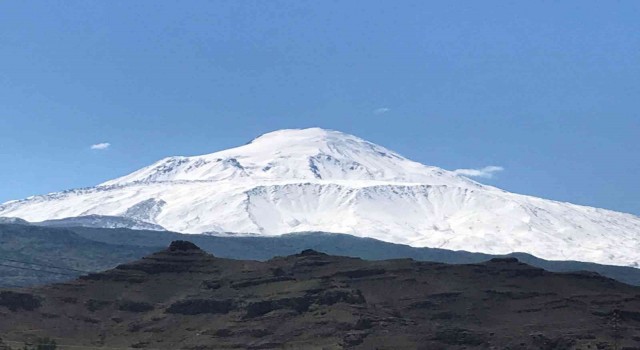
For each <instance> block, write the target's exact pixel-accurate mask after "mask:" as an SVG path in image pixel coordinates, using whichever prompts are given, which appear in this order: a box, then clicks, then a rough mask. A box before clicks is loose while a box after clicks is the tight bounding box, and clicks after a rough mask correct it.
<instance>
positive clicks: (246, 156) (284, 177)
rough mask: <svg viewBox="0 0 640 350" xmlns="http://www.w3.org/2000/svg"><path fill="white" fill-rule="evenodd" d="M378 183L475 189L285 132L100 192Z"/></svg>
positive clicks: (450, 176)
mask: <svg viewBox="0 0 640 350" xmlns="http://www.w3.org/2000/svg"><path fill="white" fill-rule="evenodd" d="M220 180H236V181H279V182H282V181H285V182H287V181H301V180H302V181H308V182H317V181H345V180H348V181H366V182H371V181H381V182H394V183H414V184H430V185H453V186H458V187H472V188H474V187H479V186H480V185H479V184H477V183H476V182H474V181H471V180H469V179H467V178H463V177H460V176H458V175H456V174H454V173H452V172H449V171H446V170H443V169H440V168H437V167H431V166H426V165H423V164H420V163H417V162H414V161H411V160H408V159H406V158H404V157H402V156H400V155H399V154H397V153H395V152H393V151H390V150H388V149H386V148H384V147H382V146H378V145H376V144H373V143H371V142H368V141H365V140H363V139H361V138H358V137H356V136H353V135H349V134H345V133H342V132H339V131H333V130H326V129H321V128H309V129H286V130H278V131H274V132H270V133H267V134H264V135H262V136H260V137H258V138H256V139H254V140H253V141H251V142H250V143H248V144H246V145H243V146H240V147H236V148H231V149H228V150H224V151H220V152H216V153H211V154H205V155H200V156H193V157H169V158H165V159H162V160H160V161H158V162H156V163H154V164H152V165H151V166H148V167H146V168H143V169H140V170H138V171H136V172H134V173H132V174H129V175H126V176H123V177H120V178H117V179H115V180H111V181H107V182H105V183H103V184H101V185H102V186H110V185H126V184H131V183H141V182H142V183H149V182H165V181H220Z"/></svg>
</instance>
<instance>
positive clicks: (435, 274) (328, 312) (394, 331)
mask: <svg viewBox="0 0 640 350" xmlns="http://www.w3.org/2000/svg"><path fill="white" fill-rule="evenodd" d="M0 335H1V337H2V338H3V339H4V342H5V343H7V344H9V345H11V346H12V347H14V349H17V348H18V344H21V342H24V341H30V340H33V339H36V338H38V337H45V336H46V337H51V338H53V339H56V341H57V342H58V344H59V348H61V349H66V348H69V349H78V348H86V349H94V348H104V349H109V348H124V349H127V348H141V349H194V350H195V349H198V350H204V349H283V348H284V349H343V348H349V349H351V348H353V349H545V350H547V349H548V350H552V349H594V350H595V349H627V350H631V349H640V288H638V287H632V286H629V285H626V284H623V283H620V282H617V281H614V280H611V279H608V278H604V277H601V276H599V275H597V274H593V273H552V272H547V271H544V270H542V269H539V268H534V267H531V266H529V265H526V264H523V263H520V262H518V261H517V260H516V259H514V258H504V259H493V260H491V261H488V262H486V263H481V264H467V265H448V264H441V263H427V262H417V261H413V260H410V259H404V260H385V261H366V260H361V259H356V258H347V257H339V256H330V255H326V254H323V253H319V252H316V251H312V250H308V251H303V252H301V253H300V254H296V255H291V256H287V257H278V258H274V259H271V260H269V261H266V262H258V261H243V260H231V259H221V258H216V257H214V256H212V255H209V254H207V253H205V252H204V251H202V250H200V249H199V248H198V247H196V246H195V245H193V244H191V243H189V242H184V241H176V242H174V243H172V244H171V246H170V247H169V248H168V249H166V250H164V251H161V252H158V253H155V254H153V255H151V256H149V257H147V258H144V259H142V260H139V261H136V262H132V263H129V264H124V265H120V266H118V267H117V268H115V269H112V270H109V271H106V272H104V273H96V274H90V275H87V276H83V277H82V278H80V279H78V280H75V281H72V282H68V283H59V284H53V285H48V286H44V287H38V288H32V289H20V290H18V289H14V290H4V291H0Z"/></svg>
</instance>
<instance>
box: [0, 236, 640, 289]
mask: <svg viewBox="0 0 640 350" xmlns="http://www.w3.org/2000/svg"><path fill="white" fill-rule="evenodd" d="M181 239H188V240H189V241H192V242H194V243H196V244H197V245H198V246H199V247H200V248H202V249H203V250H205V251H207V252H209V253H212V254H214V255H216V256H218V257H224V258H232V259H243V260H245V259H246V260H268V259H271V258H273V257H274V256H283V255H291V254H295V253H297V252H300V251H302V250H304V249H314V250H317V251H321V252H325V253H328V254H332V255H344V256H352V257H359V258H363V259H368V260H381V259H399V258H412V259H415V260H420V261H434V262H444V263H452V264H469V263H480V262H484V261H487V260H489V259H492V258H494V257H496V256H492V255H488V254H482V253H471V252H465V251H452V250H446V249H437V248H414V247H410V246H406V245H401V244H393V243H387V242H382V241H378V240H375V239H371V238H359V237H354V236H351V235H346V234H332V233H322V232H309V233H296V234H287V235H283V236H279V237H247V236H239V237H234V236H226V237H220V236H210V235H193V234H191V235H184V234H180V233H175V232H166V231H149V230H131V229H122V228H116V229H108V228H86V227H65V228H54V227H37V226H30V225H15V224H14V225H7V224H0V260H1V259H2V258H9V259H11V260H18V261H26V262H31V263H37V264H38V265H30V264H20V263H15V262H13V261H6V260H5V261H0V287H3V286H4V287H9V286H29V285H36V284H44V283H50V282H53V281H64V280H69V279H71V278H74V277H77V276H79V275H80V272H77V271H72V270H56V269H54V271H57V272H64V273H65V274H57V275H56V274H51V273H47V272H38V271H34V270H31V269H30V268H34V267H35V269H36V270H38V269H41V267H40V266H39V265H52V266H58V267H64V268H72V269H77V270H82V271H92V272H95V271H101V270H105V269H108V268H112V267H114V266H116V265H118V264H121V263H124V262H127V261H131V260H135V259H139V258H141V257H143V256H145V255H147V254H150V253H152V252H154V251H157V250H160V249H162V247H165V246H167V245H168V244H169V243H171V242H172V241H174V240H181ZM508 256H514V257H516V258H518V260H520V261H522V262H525V263H527V264H529V265H533V266H536V267H540V268H544V269H546V270H549V271H555V272H570V271H581V270H582V271H591V272H596V273H599V274H601V275H603V276H607V277H611V278H614V279H616V280H618V281H621V282H624V283H628V284H632V285H640V269H637V268H633V267H624V266H608V265H599V264H593V263H585V262H577V261H548V260H542V259H539V258H536V257H534V256H532V255H529V254H524V253H513V254H509V255H508ZM3 265H9V266H18V267H25V268H27V269H20V268H12V267H9V266H3ZM43 270H46V271H52V269H49V268H44V269H43Z"/></svg>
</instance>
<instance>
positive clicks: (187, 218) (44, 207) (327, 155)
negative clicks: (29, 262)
mask: <svg viewBox="0 0 640 350" xmlns="http://www.w3.org/2000/svg"><path fill="white" fill-rule="evenodd" d="M87 215H102V216H110V217H123V218H128V219H132V220H135V222H137V223H149V224H153V225H158V226H161V227H164V228H166V229H167V230H171V231H178V232H183V233H204V232H206V233H221V232H233V233H253V234H261V235H279V234H284V233H291V232H306V231H324V232H336V233H348V234H352V235H356V236H361V237H372V238H376V239H380V240H384V241H388V242H394V243H401V244H408V245H411V246H415V247H436V248H445V249H453V250H468V251H474V252H484V253H490V254H506V253H510V252H526V253H530V254H533V255H536V256H538V257H540V258H543V259H549V260H578V261H589V262H596V263H602V264H612V265H628V266H635V267H640V218H639V217H637V216H634V215H630V214H623V213H618V212H614V211H609V210H604V209H597V208H591V207H585V206H579V205H574V204H570V203H561V202H556V201H551V200H545V199H540V198H535V197H531V196H524V195H518V194H514V193H509V192H505V191H503V190H500V189H497V188H495V187H491V186H485V185H482V184H479V183H477V182H475V181H473V180H470V179H468V178H465V177H462V176H460V175H457V174H455V173H453V172H451V171H447V170H444V169H440V168H437V167H431V166H426V165H423V164H420V163H416V162H413V161H411V160H408V159H406V158H404V157H402V156H400V155H398V154H397V153H395V152H393V151H390V150H388V149H385V148H384V147H381V146H378V145H375V144H372V143H370V142H367V141H365V140H362V139H360V138H357V137H355V136H352V135H347V134H344V133H340V132H337V131H330V130H323V129H318V128H312V129H303V130H280V131H276V132H272V133H268V134H265V135H263V136H261V137H258V138H257V139H255V140H253V141H252V142H251V143H249V144H246V145H244V146H241V147H237V148H233V149H229V150H224V151H221V152H216V153H212V154H207V155H202V156H194V157H169V158H165V159H162V160H160V161H158V162H156V163H154V164H152V165H150V166H148V167H145V168H143V169H140V170H138V171H136V172H134V173H132V174H129V175H126V176H123V177H120V178H117V179H114V180H111V181H107V182H105V183H103V184H100V185H98V186H96V187H92V188H85V189H76V190H69V191H64V192H59V193H52V194H48V195H43V196H34V197H30V198H27V199H24V200H18V201H11V202H7V203H4V204H2V205H0V216H1V217H18V218H22V219H25V220H28V221H32V222H36V221H45V220H54V219H62V218H68V217H77V216H87Z"/></svg>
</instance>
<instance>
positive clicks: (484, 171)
mask: <svg viewBox="0 0 640 350" xmlns="http://www.w3.org/2000/svg"><path fill="white" fill-rule="evenodd" d="M503 170H504V168H503V167H501V166H497V165H489V166H486V167H484V168H479V169H456V170H454V171H453V172H454V173H456V174H458V175H463V176H469V177H483V178H485V179H490V178H492V177H493V175H494V174H495V173H499V172H501V171H503Z"/></svg>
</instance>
